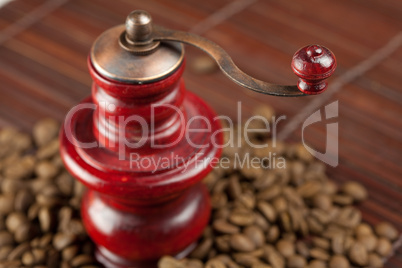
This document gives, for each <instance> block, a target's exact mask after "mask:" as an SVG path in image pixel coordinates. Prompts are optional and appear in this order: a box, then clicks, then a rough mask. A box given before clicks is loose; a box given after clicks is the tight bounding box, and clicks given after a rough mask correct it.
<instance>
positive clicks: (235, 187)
mask: <svg viewBox="0 0 402 268" xmlns="http://www.w3.org/2000/svg"><path fill="white" fill-rule="evenodd" d="M228 193H229V196H230V197H231V198H232V199H236V198H238V197H239V196H240V195H241V193H242V189H241V186H240V183H239V178H238V177H237V176H231V177H230V178H229V184H228Z"/></svg>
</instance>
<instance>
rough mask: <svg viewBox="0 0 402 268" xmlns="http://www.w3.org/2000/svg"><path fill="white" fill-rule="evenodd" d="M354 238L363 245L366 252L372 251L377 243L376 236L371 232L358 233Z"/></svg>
mask: <svg viewBox="0 0 402 268" xmlns="http://www.w3.org/2000/svg"><path fill="white" fill-rule="evenodd" d="M356 240H357V241H358V242H360V243H361V244H362V245H364V247H365V248H366V249H367V251H368V252H371V251H373V250H374V249H375V248H376V245H377V237H376V236H375V235H372V234H369V235H360V236H359V237H358V238H357V239H356Z"/></svg>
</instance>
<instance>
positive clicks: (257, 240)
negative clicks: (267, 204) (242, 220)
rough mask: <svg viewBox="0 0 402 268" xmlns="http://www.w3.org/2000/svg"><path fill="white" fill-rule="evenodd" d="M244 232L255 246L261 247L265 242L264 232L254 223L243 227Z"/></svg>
mask: <svg viewBox="0 0 402 268" xmlns="http://www.w3.org/2000/svg"><path fill="white" fill-rule="evenodd" d="M243 232H244V234H245V235H246V236H247V237H248V238H249V239H250V240H251V241H253V243H254V245H255V247H256V248H260V247H262V245H263V244H264V242H265V237H264V232H263V231H262V230H261V228H260V227H258V226H256V225H251V226H248V227H246V228H245V229H244V231H243Z"/></svg>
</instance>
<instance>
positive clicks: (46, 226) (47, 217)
mask: <svg viewBox="0 0 402 268" xmlns="http://www.w3.org/2000/svg"><path fill="white" fill-rule="evenodd" d="M38 218H39V223H40V228H41V230H42V232H44V233H45V232H49V231H50V229H51V228H52V225H53V218H54V216H53V215H52V212H51V211H50V209H49V208H47V207H42V208H40V209H39V212H38Z"/></svg>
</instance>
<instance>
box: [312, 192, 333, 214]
mask: <svg viewBox="0 0 402 268" xmlns="http://www.w3.org/2000/svg"><path fill="white" fill-rule="evenodd" d="M313 204H314V206H315V207H316V208H319V209H322V210H323V211H327V210H329V209H330V208H331V206H332V198H331V196H329V195H328V194H323V193H319V194H317V195H315V196H314V198H313Z"/></svg>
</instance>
